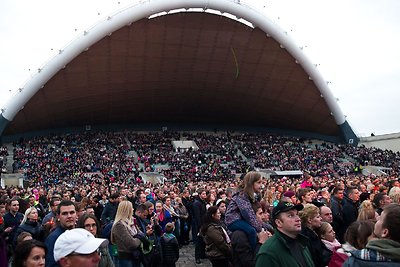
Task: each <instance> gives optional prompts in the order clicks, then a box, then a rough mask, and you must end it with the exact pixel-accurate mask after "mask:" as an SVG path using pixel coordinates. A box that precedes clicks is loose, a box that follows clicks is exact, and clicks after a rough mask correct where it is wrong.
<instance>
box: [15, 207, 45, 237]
mask: <svg viewBox="0 0 400 267" xmlns="http://www.w3.org/2000/svg"><path fill="white" fill-rule="evenodd" d="M38 219H39V214H38V211H37V209H36V208H35V207H30V208H28V209H27V210H26V211H25V216H24V219H23V220H22V222H21V224H20V225H19V226H18V228H17V231H16V234H15V240H14V244H16V242H17V240H16V239H17V237H18V235H19V234H21V233H22V232H28V233H30V234H31V235H32V238H33V239H36V240H39V241H43V239H44V230H43V228H42V226H41V225H40V223H39V222H38Z"/></svg>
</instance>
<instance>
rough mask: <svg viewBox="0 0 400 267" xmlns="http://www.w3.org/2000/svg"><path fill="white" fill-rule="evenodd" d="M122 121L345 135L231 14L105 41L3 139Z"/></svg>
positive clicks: (147, 25) (170, 21)
mask: <svg viewBox="0 0 400 267" xmlns="http://www.w3.org/2000/svg"><path fill="white" fill-rule="evenodd" d="M119 123H124V124H126V123H128V124H129V123H131V124H135V123H160V124H163V123H191V124H223V125H238V126H244V127H246V126H257V127H267V128H278V129H290V130H297V131H304V132H314V133H318V134H322V135H328V136H338V135H340V129H339V126H338V125H337V124H336V123H335V119H334V117H333V116H332V115H331V111H330V109H329V107H328V106H327V103H326V102H325V100H324V98H322V97H321V93H320V91H319V90H318V88H317V87H316V85H315V84H314V82H313V80H310V79H309V75H308V74H307V73H306V72H305V71H304V69H303V68H302V66H301V65H300V64H297V63H296V60H295V58H293V56H292V55H290V54H289V53H288V51H287V50H286V49H283V48H281V46H280V44H279V43H278V42H277V41H276V40H274V39H273V38H270V37H268V35H267V34H266V33H265V32H263V31H261V30H260V29H259V28H257V27H256V28H252V27H249V26H247V25H244V24H242V23H240V22H238V21H236V20H232V19H229V18H227V17H224V16H219V15H214V14H210V13H190V12H183V13H176V14H171V15H165V16H159V17H156V18H153V19H147V18H145V19H141V20H140V21H137V22H135V23H133V24H131V25H127V26H124V27H122V28H120V29H119V30H117V31H115V32H113V33H112V34H111V35H109V36H105V37H104V38H103V39H101V40H100V41H99V42H97V43H95V44H94V45H92V46H91V47H90V48H89V49H88V50H87V51H85V52H82V53H81V54H79V55H78V56H77V57H76V58H74V59H73V60H72V61H71V62H70V63H68V64H67V65H66V66H65V68H63V69H61V70H60V71H58V73H56V75H54V76H53V77H52V78H51V79H50V80H49V81H48V82H47V83H46V84H45V85H44V87H43V88H42V89H40V90H39V91H38V92H37V93H36V94H35V95H34V96H33V97H32V98H31V99H30V100H29V101H28V102H27V103H26V104H25V105H24V108H23V109H22V110H21V111H19V112H18V114H17V115H16V116H15V118H14V119H13V120H12V121H11V122H10V124H9V125H8V127H7V128H6V129H5V131H4V134H5V135H12V134H17V133H22V132H31V131H38V130H44V129H52V128H64V127H71V126H82V125H96V124H119Z"/></svg>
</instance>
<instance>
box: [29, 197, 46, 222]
mask: <svg viewBox="0 0 400 267" xmlns="http://www.w3.org/2000/svg"><path fill="white" fill-rule="evenodd" d="M28 203H29V207H35V208H36V210H37V212H38V221H39V222H41V221H42V220H43V218H44V216H45V215H46V210H45V208H44V207H43V205H42V204H40V202H39V201H37V200H36V198H35V196H34V195H30V196H29V197H28Z"/></svg>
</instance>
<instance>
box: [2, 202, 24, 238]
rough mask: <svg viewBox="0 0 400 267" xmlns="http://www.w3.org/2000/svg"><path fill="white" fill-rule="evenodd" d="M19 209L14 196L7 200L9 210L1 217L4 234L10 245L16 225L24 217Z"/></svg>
mask: <svg viewBox="0 0 400 267" xmlns="http://www.w3.org/2000/svg"><path fill="white" fill-rule="evenodd" d="M18 211H19V202H18V198H16V197H14V198H12V199H11V200H10V201H9V212H7V213H6V214H5V215H4V217H3V223H4V226H3V227H4V235H5V239H6V242H7V244H9V245H11V244H12V243H13V241H14V239H15V233H16V231H17V228H18V226H19V225H20V224H21V222H22V220H23V219H24V215H23V214H22V213H20V212H18Z"/></svg>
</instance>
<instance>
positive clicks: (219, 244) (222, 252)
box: [203, 223, 232, 259]
mask: <svg viewBox="0 0 400 267" xmlns="http://www.w3.org/2000/svg"><path fill="white" fill-rule="evenodd" d="M203 239H204V243H205V244H206V255H207V257H208V258H210V259H227V258H230V257H231V256H232V247H231V245H230V244H229V243H228V240H227V238H226V234H225V233H224V230H223V228H222V226H221V225H220V224H217V223H211V224H210V225H209V226H208V227H207V230H206V231H205V233H204V236H203Z"/></svg>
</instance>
